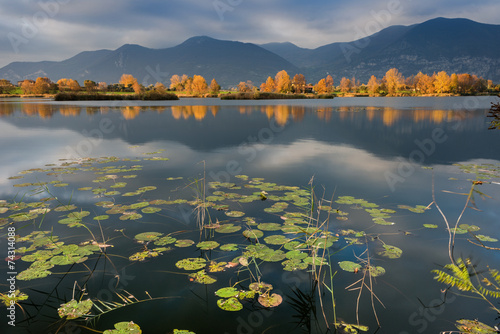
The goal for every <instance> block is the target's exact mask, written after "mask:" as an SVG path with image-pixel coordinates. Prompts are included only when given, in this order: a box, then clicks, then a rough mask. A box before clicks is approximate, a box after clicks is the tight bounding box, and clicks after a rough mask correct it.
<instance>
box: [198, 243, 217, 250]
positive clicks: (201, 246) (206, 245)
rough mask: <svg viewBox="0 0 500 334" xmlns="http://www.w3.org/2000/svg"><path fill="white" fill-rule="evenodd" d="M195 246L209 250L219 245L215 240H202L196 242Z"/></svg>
mask: <svg viewBox="0 0 500 334" xmlns="http://www.w3.org/2000/svg"><path fill="white" fill-rule="evenodd" d="M196 247H198V248H199V249H203V250H210V249H214V248H217V247H219V243H218V242H217V241H202V242H199V243H198V244H196Z"/></svg>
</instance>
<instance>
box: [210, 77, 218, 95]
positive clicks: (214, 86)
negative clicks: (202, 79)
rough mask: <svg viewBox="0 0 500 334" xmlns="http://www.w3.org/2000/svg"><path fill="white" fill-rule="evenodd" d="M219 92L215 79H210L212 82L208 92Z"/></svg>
mask: <svg viewBox="0 0 500 334" xmlns="http://www.w3.org/2000/svg"><path fill="white" fill-rule="evenodd" d="M219 92H220V85H219V83H218V82H217V81H216V80H215V79H212V82H210V94H213V95H216V94H219Z"/></svg>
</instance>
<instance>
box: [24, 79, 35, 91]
mask: <svg viewBox="0 0 500 334" xmlns="http://www.w3.org/2000/svg"><path fill="white" fill-rule="evenodd" d="M21 90H22V91H23V94H33V93H34V90H35V82H34V81H33V80H24V81H23V82H22V83H21Z"/></svg>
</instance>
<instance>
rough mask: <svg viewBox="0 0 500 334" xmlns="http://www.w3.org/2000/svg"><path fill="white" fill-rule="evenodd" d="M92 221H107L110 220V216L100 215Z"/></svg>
mask: <svg viewBox="0 0 500 334" xmlns="http://www.w3.org/2000/svg"><path fill="white" fill-rule="evenodd" d="M92 219H94V220H106V219H109V216H108V215H100V216H95V217H94V218H92Z"/></svg>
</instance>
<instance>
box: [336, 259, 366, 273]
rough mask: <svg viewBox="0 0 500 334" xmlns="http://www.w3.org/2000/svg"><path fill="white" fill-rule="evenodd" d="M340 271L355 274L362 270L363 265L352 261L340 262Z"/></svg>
mask: <svg viewBox="0 0 500 334" xmlns="http://www.w3.org/2000/svg"><path fill="white" fill-rule="evenodd" d="M339 266H340V269H342V270H345V271H348V272H351V273H354V272H357V271H358V270H359V269H361V265H360V264H359V263H356V262H352V261H341V262H339Z"/></svg>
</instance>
